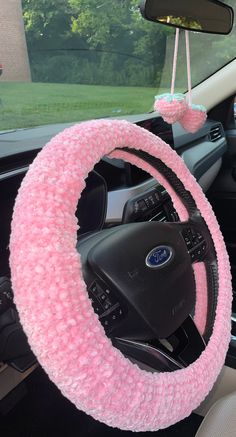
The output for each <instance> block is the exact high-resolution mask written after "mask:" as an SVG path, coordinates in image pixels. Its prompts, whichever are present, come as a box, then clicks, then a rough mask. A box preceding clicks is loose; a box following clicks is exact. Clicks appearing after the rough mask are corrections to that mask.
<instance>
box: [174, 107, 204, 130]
mask: <svg viewBox="0 0 236 437" xmlns="http://www.w3.org/2000/svg"><path fill="white" fill-rule="evenodd" d="M206 118H207V113H206V108H205V107H204V106H202V105H194V104H193V103H192V104H191V105H189V107H188V109H187V111H185V112H184V113H183V115H182V117H180V118H179V120H178V121H179V123H180V124H181V126H182V127H183V128H184V129H185V130H186V131H187V132H190V133H192V134H194V133H195V132H197V131H198V130H199V129H201V127H202V126H203V125H204V123H205V121H206Z"/></svg>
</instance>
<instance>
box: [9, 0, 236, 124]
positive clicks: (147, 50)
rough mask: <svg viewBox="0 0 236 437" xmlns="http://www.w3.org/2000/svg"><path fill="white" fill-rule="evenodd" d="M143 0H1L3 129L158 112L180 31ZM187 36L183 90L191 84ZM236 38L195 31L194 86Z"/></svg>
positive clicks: (180, 72)
mask: <svg viewBox="0 0 236 437" xmlns="http://www.w3.org/2000/svg"><path fill="white" fill-rule="evenodd" d="M139 2H140V0H100V1H98V0H47V1H45V0H23V1H22V6H21V2H20V1H19V0H15V1H13V0H11V1H10V2H9V1H8V0H0V5H1V12H0V17H1V26H0V36H1V45H0V130H5V129H15V128H23V127H30V126H37V125H43V124H51V123H63V122H76V121H80V120H87V119H91V118H98V117H111V116H123V115H127V114H138V113H144V112H148V111H150V110H152V106H153V101H154V96H155V95H156V94H157V93H163V92H168V91H169V89H170V80H171V68H172V57H173V48H174V35H175V29H173V28H170V27H167V26H164V25H160V24H156V23H152V22H148V21H145V20H144V19H143V18H142V17H141V15H140V13H139V11H138V4H139ZM229 4H230V5H231V6H233V7H234V6H235V4H236V0H230V1H229ZM23 23H24V25H23ZM181 34H182V36H181V44H180V52H179V59H178V66H177V81H176V90H177V91H185V90H186V89H187V77H186V61H185V48H184V40H183V32H181ZM235 39H236V33H235V27H234V29H233V31H232V33H231V34H230V35H229V36H222V35H208V34H197V33H191V34H190V47H191V65H192V82H193V85H194V84H197V83H199V82H201V81H202V80H204V79H205V78H206V77H208V76H209V75H211V74H212V73H213V72H214V71H216V70H218V69H219V68H221V67H222V66H223V65H225V64H226V63H228V62H230V61H231V60H232V59H233V58H234V57H235V51H236V49H235Z"/></svg>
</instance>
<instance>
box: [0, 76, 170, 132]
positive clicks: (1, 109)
mask: <svg viewBox="0 0 236 437" xmlns="http://www.w3.org/2000/svg"><path fill="white" fill-rule="evenodd" d="M163 91H164V90H162V92H163ZM156 94H157V90H156V89H155V88H144V87H143V88H141V87H111V86H92V85H70V84H54V83H15V82H11V83H10V82H0V131H1V130H5V129H14V128H23V127H30V126H38V125H43V124H51V123H61V122H73V121H75V122H76V121H80V120H87V119H91V118H101V117H108V116H116V115H120V116H122V115H123V114H124V115H125V114H137V113H142V112H148V111H150V109H151V108H152V105H153V101H154V96H155V95H156Z"/></svg>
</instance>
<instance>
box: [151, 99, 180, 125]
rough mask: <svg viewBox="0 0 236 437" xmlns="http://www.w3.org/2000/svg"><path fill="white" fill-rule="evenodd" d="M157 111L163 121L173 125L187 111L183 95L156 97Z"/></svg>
mask: <svg viewBox="0 0 236 437" xmlns="http://www.w3.org/2000/svg"><path fill="white" fill-rule="evenodd" d="M154 109H155V111H158V112H159V114H160V115H161V117H162V118H163V120H165V121H166V122H167V123H169V124H172V123H175V122H176V121H178V120H179V119H180V118H181V117H182V116H183V115H184V113H185V111H186V109H187V104H186V100H185V97H184V95H183V94H161V95H160V96H156V101H155V103H154Z"/></svg>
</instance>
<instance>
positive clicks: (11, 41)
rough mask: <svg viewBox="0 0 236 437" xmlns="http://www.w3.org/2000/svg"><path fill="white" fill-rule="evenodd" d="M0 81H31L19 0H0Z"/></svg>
mask: <svg viewBox="0 0 236 437" xmlns="http://www.w3.org/2000/svg"><path fill="white" fill-rule="evenodd" d="M0 64H2V68H3V73H2V75H1V77H0V82H1V81H16V82H28V81H31V75H30V66H29V59H28V51H27V46H26V40H25V30H24V23H23V17H22V5H21V0H0Z"/></svg>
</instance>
